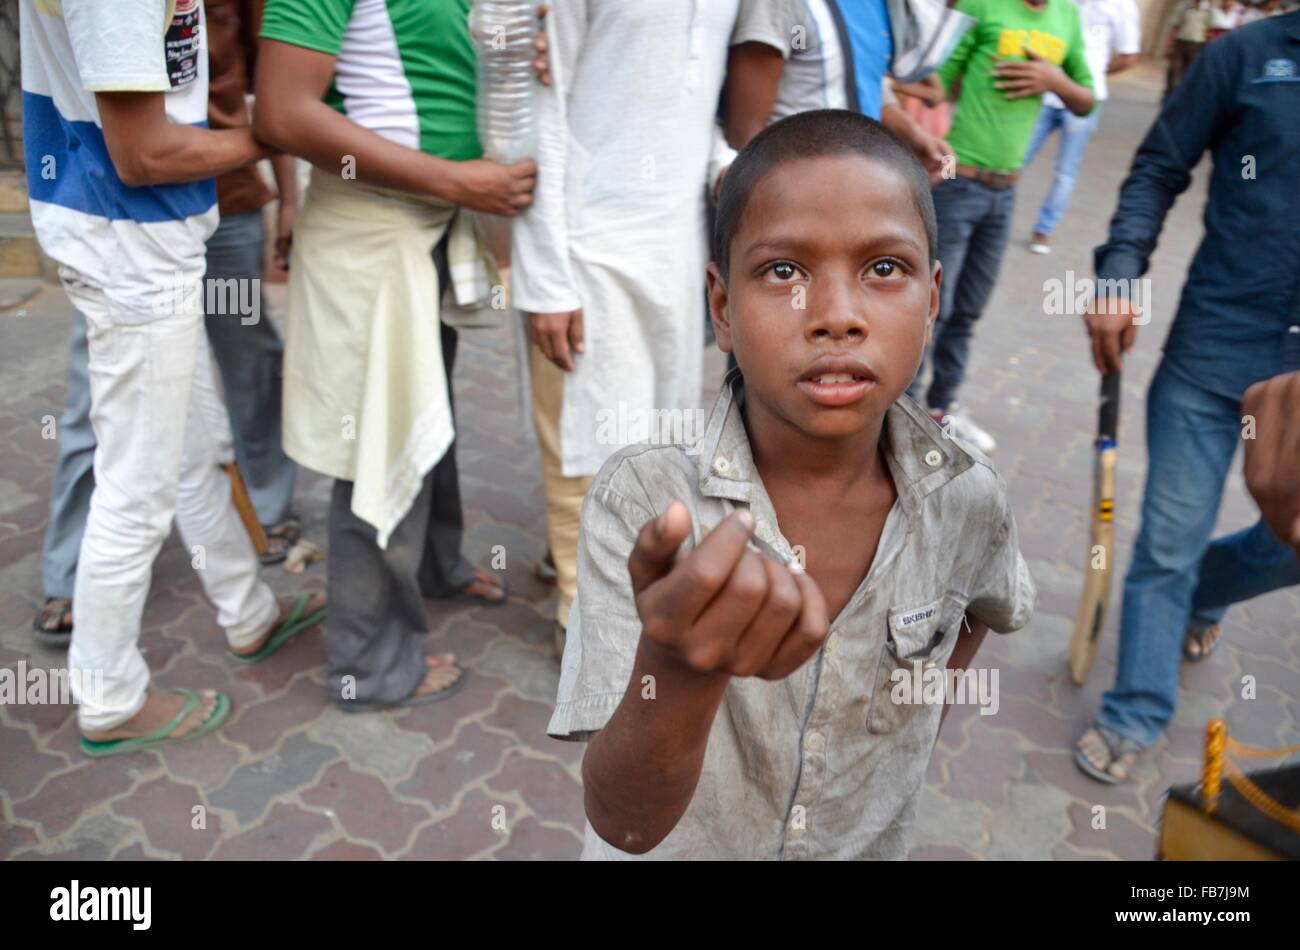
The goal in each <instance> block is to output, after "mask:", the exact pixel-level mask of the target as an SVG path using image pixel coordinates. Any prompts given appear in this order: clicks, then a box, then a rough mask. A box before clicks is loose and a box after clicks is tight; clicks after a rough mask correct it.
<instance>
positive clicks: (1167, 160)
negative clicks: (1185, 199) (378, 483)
mask: <svg viewBox="0 0 1300 950" xmlns="http://www.w3.org/2000/svg"><path fill="white" fill-rule="evenodd" d="M1297 53H1300V13H1291V14H1287V15H1286V16H1280V17H1269V18H1267V19H1264V20H1260V21H1258V22H1256V23H1252V24H1251V25H1250V26H1244V27H1242V28H1241V29H1238V30H1233V31H1232V32H1231V33H1230V34H1228V35H1227V36H1224V37H1223V38H1221V39H1219V40H1216V41H1215V42H1213V43H1211V44H1209V45H1208V46H1206V48H1205V50H1204V51H1203V52H1202V53H1201V55H1200V56H1199V57H1198V58H1197V60H1196V62H1195V63H1194V64H1193V65H1192V68H1191V69H1190V70H1188V72H1187V75H1186V76H1185V77H1184V78H1183V81H1182V82H1180V83H1179V84H1178V86H1176V87H1175V88H1174V92H1173V95H1171V96H1170V97H1169V98H1168V99H1167V100H1166V101H1165V104H1164V107H1163V108H1162V109H1161V110H1160V115H1159V117H1157V119H1156V121H1155V123H1154V124H1153V125H1152V127H1151V129H1150V131H1149V132H1148V133H1147V136H1146V138H1145V139H1144V140H1143V141H1142V145H1141V147H1140V148H1139V149H1138V152H1137V155H1136V156H1135V157H1134V159H1133V166H1132V168H1131V169H1130V170H1129V173H1128V177H1127V178H1126V179H1125V180H1124V184H1123V186H1122V187H1121V188H1120V193H1119V204H1118V207H1117V208H1116V210H1115V215H1114V217H1113V218H1112V219H1111V222H1110V235H1109V239H1108V240H1107V241H1106V243H1105V244H1103V245H1101V246H1100V247H1098V248H1097V249H1096V252H1095V257H1096V271H1097V277H1098V279H1099V281H1104V284H1103V285H1102V286H1106V287H1110V288H1113V290H1112V292H1111V293H1109V294H1108V295H1107V297H1105V298H1103V299H1102V300H1100V301H1098V303H1097V305H1096V306H1095V307H1094V308H1093V310H1092V311H1091V312H1090V313H1089V314H1088V315H1087V316H1086V317H1085V323H1086V326H1087V329H1088V334H1089V337H1090V342H1091V347H1090V349H1091V356H1092V360H1093V363H1094V364H1095V365H1096V367H1097V369H1098V370H1099V371H1100V372H1102V373H1106V372H1118V371H1120V370H1121V369H1122V365H1123V353H1124V352H1125V351H1127V350H1128V349H1129V348H1130V347H1132V345H1133V343H1134V341H1135V339H1136V337H1137V332H1138V326H1139V325H1140V324H1141V323H1144V322H1145V320H1142V319H1140V314H1139V312H1138V311H1137V310H1136V309H1135V308H1136V304H1135V303H1134V302H1132V301H1131V300H1130V299H1129V296H1128V292H1127V289H1128V288H1130V287H1132V286H1133V284H1134V283H1136V281H1137V280H1138V279H1139V278H1141V277H1142V275H1143V274H1144V273H1146V271H1147V269H1148V266H1149V264H1150V261H1151V257H1152V255H1153V254H1154V252H1155V249H1156V240H1157V238H1158V237H1159V235H1160V231H1161V228H1162V227H1163V225H1164V222H1165V216H1166V215H1167V214H1168V211H1169V209H1170V208H1171V207H1172V206H1173V204H1174V201H1175V200H1176V199H1177V198H1178V196H1179V195H1180V194H1182V193H1183V192H1184V191H1186V189H1187V187H1188V185H1189V184H1190V183H1191V181H1192V170H1193V169H1194V168H1195V167H1196V166H1197V165H1198V164H1199V163H1200V161H1201V158H1202V157H1203V156H1204V155H1205V153H1206V152H1207V151H1208V152H1210V154H1211V156H1212V158H1213V168H1212V171H1211V174H1210V185H1209V196H1208V198H1207V200H1206V204H1205V212H1204V220H1205V235H1204V237H1203V238H1202V240H1201V244H1200V247H1199V248H1197V251H1196V256H1195V258H1193V260H1192V265H1191V269H1190V270H1189V272H1188V274H1187V280H1186V283H1185V284H1184V285H1183V289H1182V297H1181V299H1180V300H1179V304H1178V312H1177V314H1176V315H1175V317H1174V322H1173V326H1172V327H1170V329H1169V335H1168V338H1167V339H1166V340H1165V343H1164V349H1163V353H1162V355H1161V357H1160V363H1159V365H1158V366H1157V367H1156V373H1155V376H1154V377H1153V379H1152V380H1151V387H1150V390H1149V391H1148V393H1147V403H1146V439H1147V473H1146V484H1145V486H1144V488H1143V494H1142V521H1141V525H1140V527H1139V529H1138V535H1137V539H1136V541H1135V542H1134V545H1133V557H1132V560H1131V562H1130V564H1129V567H1128V572H1127V573H1126V574H1125V577H1124V598H1123V603H1122V606H1121V609H1120V629H1119V663H1118V666H1117V668H1116V671H1115V683H1114V685H1113V686H1112V687H1111V688H1110V689H1109V690H1108V691H1107V692H1106V694H1105V695H1104V696H1103V697H1102V701H1101V709H1100V710H1099V711H1098V713H1097V716H1096V719H1095V720H1094V722H1093V724H1092V725H1091V726H1090V727H1089V728H1088V729H1087V730H1085V731H1084V733H1083V734H1082V736H1080V738H1079V740H1078V742H1077V743H1076V744H1075V749H1074V759H1075V763H1076V765H1078V767H1079V768H1080V769H1081V770H1082V771H1083V772H1084V773H1085V774H1087V775H1088V776H1090V777H1092V778H1094V779H1096V780H1097V781H1099V782H1105V783H1108V784H1115V783H1117V782H1124V781H1127V780H1128V779H1130V778H1131V777H1132V775H1133V770H1134V768H1135V767H1136V766H1137V764H1138V759H1139V757H1140V756H1141V754H1142V753H1143V751H1144V750H1146V749H1149V748H1150V747H1151V746H1152V744H1153V743H1154V742H1155V741H1156V740H1157V739H1158V738H1159V737H1160V735H1161V733H1163V732H1164V730H1165V728H1166V726H1168V724H1169V722H1170V720H1171V719H1172V718H1173V716H1174V712H1175V709H1176V707H1177V704H1178V685H1179V657H1180V647H1181V655H1182V656H1184V657H1186V658H1187V659H1189V660H1204V659H1205V658H1206V657H1207V656H1209V655H1210V653H1211V652H1212V651H1213V650H1214V648H1215V646H1216V644H1217V643H1218V641H1219V637H1220V635H1221V628H1220V622H1221V621H1222V619H1223V617H1224V615H1225V613H1226V612H1227V610H1228V608H1229V606H1231V605H1232V604H1234V603H1240V602H1242V601H1245V600H1248V599H1250V598H1252V597H1258V596H1260V595H1261V594H1264V593H1267V592H1268V591H1271V590H1276V589H1278V588H1280V587H1287V586H1291V585H1294V584H1298V583H1300V561H1298V560H1297V559H1296V557H1295V554H1294V552H1293V551H1292V549H1291V547H1290V546H1289V545H1290V544H1294V543H1295V541H1296V537H1295V530H1294V524H1292V525H1290V526H1282V527H1284V529H1285V534H1284V535H1283V536H1281V537H1279V536H1278V534H1276V533H1274V529H1272V528H1271V527H1270V525H1269V521H1270V520H1273V521H1276V519H1273V518H1271V517H1270V518H1268V519H1261V520H1260V521H1258V522H1256V523H1255V524H1254V525H1253V526H1251V527H1249V528H1246V529H1243V530H1241V531H1237V532H1235V533H1233V534H1229V535H1227V536H1224V537H1220V538H1216V539H1215V540H1214V541H1213V542H1211V541H1210V535H1211V533H1212V532H1213V530H1214V523H1215V520H1216V518H1217V515H1218V511H1219V506H1220V503H1221V501H1222V496H1223V488H1224V484H1225V482H1226V479H1227V476H1228V471H1229V469H1230V467H1231V465H1232V459H1233V456H1234V455H1235V454H1236V451H1237V447H1238V446H1239V445H1241V443H1242V442H1243V440H1244V441H1246V444H1247V445H1249V444H1250V441H1249V440H1250V439H1251V438H1252V437H1255V436H1259V437H1260V438H1267V439H1269V440H1270V441H1272V440H1274V439H1275V438H1276V433H1275V432H1274V431H1272V425H1273V424H1275V420H1276V415H1275V411H1274V412H1273V413H1270V416H1269V422H1270V431H1269V432H1268V433H1267V434H1264V435H1260V434H1259V433H1257V432H1252V429H1251V426H1252V424H1253V425H1254V427H1255V428H1256V429H1262V428H1263V427H1264V420H1263V419H1256V420H1253V422H1252V419H1251V417H1250V416H1249V415H1248V414H1244V412H1243V406H1242V402H1243V398H1244V397H1247V394H1248V393H1250V392H1252V391H1254V392H1255V393H1256V398H1257V396H1258V390H1253V387H1254V386H1255V385H1256V384H1258V383H1260V382H1262V381H1263V380H1267V379H1269V378H1271V377H1275V376H1278V375H1280V374H1283V373H1293V372H1295V371H1296V370H1300V279H1298V278H1297V275H1300V189H1297V188H1296V185H1295V176H1294V163H1295V156H1296V155H1297V154H1300V125H1298V124H1297V123H1296V121H1295V117H1296V115H1297V114H1300V82H1296V81H1295V80H1296V78H1297V77H1298V76H1300V69H1297V63H1296V60H1297ZM1243 156H1249V157H1250V169H1249V171H1250V174H1244V173H1243V161H1242V158H1243ZM1246 249H1251V250H1252V251H1253V252H1252V253H1246V252H1245V251H1246ZM1275 410H1276V407H1275ZM1248 412H1249V410H1245V413H1248ZM1253 468H1254V466H1252V469H1253ZM1251 474H1253V475H1254V476H1255V478H1256V479H1257V480H1258V475H1259V473H1258V472H1253V473H1252V472H1248V476H1249V475H1251ZM1249 480H1250V479H1249V478H1248V481H1249ZM1271 481H1272V478H1271V477H1270V478H1264V479H1263V480H1262V484H1263V485H1268V484H1269V483H1270V482H1271ZM1274 487H1275V486H1274ZM1266 494H1267V493H1266ZM1262 506H1263V503H1262ZM1268 508H1270V509H1271V508H1272V504H1271V503H1269V504H1268Z"/></svg>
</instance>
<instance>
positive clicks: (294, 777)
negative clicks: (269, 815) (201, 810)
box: [208, 735, 338, 826]
mask: <svg viewBox="0 0 1300 950" xmlns="http://www.w3.org/2000/svg"><path fill="white" fill-rule="evenodd" d="M337 755H338V750H337V749H335V748H333V747H332V746H326V745H321V744H320V743H319V742H312V741H311V740H310V739H308V738H307V737H306V736H303V735H294V736H290V737H289V738H287V739H285V740H284V743H283V744H282V745H281V746H280V751H279V752H277V753H271V754H270V755H267V756H264V757H263V758H260V759H257V760H255V761H253V762H249V763H248V764H247V765H243V766H240V767H239V768H238V769H236V770H235V772H234V774H233V775H231V776H230V779H229V780H228V781H227V782H226V783H225V784H224V785H222V786H221V787H220V788H218V789H216V790H215V791H214V792H212V793H211V794H210V795H209V796H208V800H209V801H210V802H211V803H212V805H213V806H214V807H216V808H222V809H225V810H226V811H229V812H233V813H234V814H235V816H236V818H238V820H239V823H240V825H241V826H247V825H248V824H249V823H250V822H252V821H253V820H254V819H255V818H257V817H258V816H259V815H260V814H262V812H263V810H264V809H265V808H266V806H267V805H268V804H270V803H271V801H272V800H273V799H276V798H279V797H281V796H283V795H287V794H289V793H291V792H292V791H294V790H295V789H299V788H305V787H306V786H308V785H309V784H311V783H312V782H313V781H314V780H315V778H316V776H317V775H318V774H319V773H320V770H321V768H322V767H324V766H325V765H326V764H327V763H329V762H331V761H333V760H334V758H335V757H337Z"/></svg>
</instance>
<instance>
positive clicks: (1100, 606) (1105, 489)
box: [1070, 373, 1119, 686]
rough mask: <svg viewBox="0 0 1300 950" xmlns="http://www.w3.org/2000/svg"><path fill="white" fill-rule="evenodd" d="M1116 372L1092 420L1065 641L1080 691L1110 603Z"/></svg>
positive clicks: (1105, 381) (1108, 377) (1106, 379)
mask: <svg viewBox="0 0 1300 950" xmlns="http://www.w3.org/2000/svg"><path fill="white" fill-rule="evenodd" d="M1118 435H1119V373H1106V374H1105V375H1104V376H1102V378H1101V408H1100V411H1099V412H1098V419H1097V443H1096V444H1097V457H1096V461H1095V463H1094V464H1095V467H1094V469H1093V474H1092V519H1091V528H1090V530H1089V532H1088V554H1087V560H1086V564H1085V568H1084V582H1083V599H1082V600H1081V601H1080V602H1079V613H1078V614H1077V615H1076V616H1075V618H1074V634H1073V635H1072V636H1071V637H1070V675H1071V677H1072V678H1073V679H1074V681H1075V682H1076V683H1078V684H1079V685H1080V686H1082V685H1083V684H1084V683H1085V682H1087V680H1088V672H1089V670H1091V669H1092V664H1093V661H1094V660H1096V659H1097V647H1098V646H1100V643H1101V629H1102V625H1103V624H1105V622H1106V605H1107V604H1108V603H1109V602H1110V579H1111V577H1110V576H1111V572H1112V571H1113V570H1114V563H1115V466H1116V463H1117V462H1118V460H1119V444H1118V438H1117V437H1118Z"/></svg>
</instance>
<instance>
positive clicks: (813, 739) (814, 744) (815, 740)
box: [808, 732, 826, 752]
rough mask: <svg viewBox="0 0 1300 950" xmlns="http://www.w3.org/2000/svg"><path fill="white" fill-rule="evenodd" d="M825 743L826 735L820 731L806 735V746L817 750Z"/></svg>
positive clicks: (814, 750)
mask: <svg viewBox="0 0 1300 950" xmlns="http://www.w3.org/2000/svg"><path fill="white" fill-rule="evenodd" d="M825 744H826V737H825V736H823V735H822V734H821V733H820V732H814V733H812V734H811V735H809V736H808V748H809V749H811V750H812V751H813V752H817V751H819V750H820V749H821V747H822V746H824V745H825Z"/></svg>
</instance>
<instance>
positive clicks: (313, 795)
mask: <svg viewBox="0 0 1300 950" xmlns="http://www.w3.org/2000/svg"><path fill="white" fill-rule="evenodd" d="M299 797H300V798H301V799H302V802H303V804H305V805H310V806H312V807H314V808H320V809H325V810H327V811H329V812H330V814H332V815H334V816H335V817H337V818H338V820H339V823H340V824H342V825H343V830H344V831H346V832H347V834H348V837H350V838H352V839H360V840H362V841H368V842H372V843H374V844H377V845H378V846H379V847H380V848H381V849H382V850H383V851H384V852H388V853H391V852H394V851H397V850H399V849H401V848H403V847H405V846H406V842H407V839H408V838H409V837H410V835H411V831H412V829H414V828H415V827H416V826H417V825H419V824H420V822H421V821H423V820H425V819H428V818H429V817H431V813H430V812H429V810H428V809H427V808H420V807H417V806H414V805H409V804H406V803H403V802H399V801H397V800H396V799H395V798H394V797H393V794H392V792H391V791H390V790H389V788H388V786H387V784H386V783H384V782H382V781H380V780H379V779H377V778H375V777H374V776H373V775H365V774H362V773H360V772H357V771H356V770H354V769H352V768H351V767H349V766H348V765H345V764H344V763H342V762H336V763H334V764H333V765H331V766H330V767H329V768H327V769H326V770H325V771H324V773H323V774H322V775H321V777H320V778H319V779H318V780H317V781H316V784H315V785H313V786H312V787H311V788H309V789H307V790H305V791H303V792H302V793H301V794H300V796H299Z"/></svg>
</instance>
